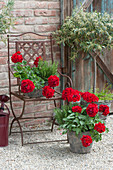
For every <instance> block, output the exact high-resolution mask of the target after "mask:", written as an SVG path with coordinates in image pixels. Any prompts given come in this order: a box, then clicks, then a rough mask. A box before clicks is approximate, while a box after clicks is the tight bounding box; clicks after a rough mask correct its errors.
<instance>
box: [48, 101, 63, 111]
mask: <svg viewBox="0 0 113 170" xmlns="http://www.w3.org/2000/svg"><path fill="white" fill-rule="evenodd" d="M56 105H57V107H60V102H57V103H56ZM47 109H48V110H51V109H55V105H54V103H50V104H48V106H47Z"/></svg>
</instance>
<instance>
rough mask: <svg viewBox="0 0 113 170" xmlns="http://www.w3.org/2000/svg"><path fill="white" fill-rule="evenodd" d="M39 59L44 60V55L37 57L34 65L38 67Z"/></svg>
mask: <svg viewBox="0 0 113 170" xmlns="http://www.w3.org/2000/svg"><path fill="white" fill-rule="evenodd" d="M39 59H40V60H42V57H41V56H39V57H37V58H36V60H35V61H34V65H35V66H36V67H38V62H39Z"/></svg>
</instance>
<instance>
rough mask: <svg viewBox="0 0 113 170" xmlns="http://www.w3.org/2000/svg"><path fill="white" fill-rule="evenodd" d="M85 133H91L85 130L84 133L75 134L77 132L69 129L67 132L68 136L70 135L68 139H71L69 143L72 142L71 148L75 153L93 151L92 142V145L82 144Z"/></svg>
mask: <svg viewBox="0 0 113 170" xmlns="http://www.w3.org/2000/svg"><path fill="white" fill-rule="evenodd" d="M83 135H89V136H91V135H90V133H89V132H84V133H82V135H80V134H79V135H78V136H76V135H75V132H73V131H71V132H70V131H68V132H67V137H68V140H69V143H70V150H71V152H74V153H79V154H84V153H90V152H91V148H92V143H91V144H90V146H88V147H84V146H83V145H82V142H81V140H80V139H81V138H82V136H83Z"/></svg>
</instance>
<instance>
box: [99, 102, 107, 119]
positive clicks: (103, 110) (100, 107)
mask: <svg viewBox="0 0 113 170" xmlns="http://www.w3.org/2000/svg"><path fill="white" fill-rule="evenodd" d="M99 112H103V113H102V115H104V116H107V115H108V114H109V107H108V106H107V105H103V104H101V105H100V106H99Z"/></svg>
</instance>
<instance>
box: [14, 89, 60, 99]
mask: <svg viewBox="0 0 113 170" xmlns="http://www.w3.org/2000/svg"><path fill="white" fill-rule="evenodd" d="M56 93H57V97H55V96H54V97H52V98H50V99H48V98H46V97H39V98H30V97H28V96H25V94H23V93H20V92H19V91H14V92H11V94H12V95H14V96H16V97H17V98H19V99H21V100H23V101H46V100H47V101H48V100H50V101H51V100H61V99H62V96H61V95H60V94H58V92H56Z"/></svg>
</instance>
